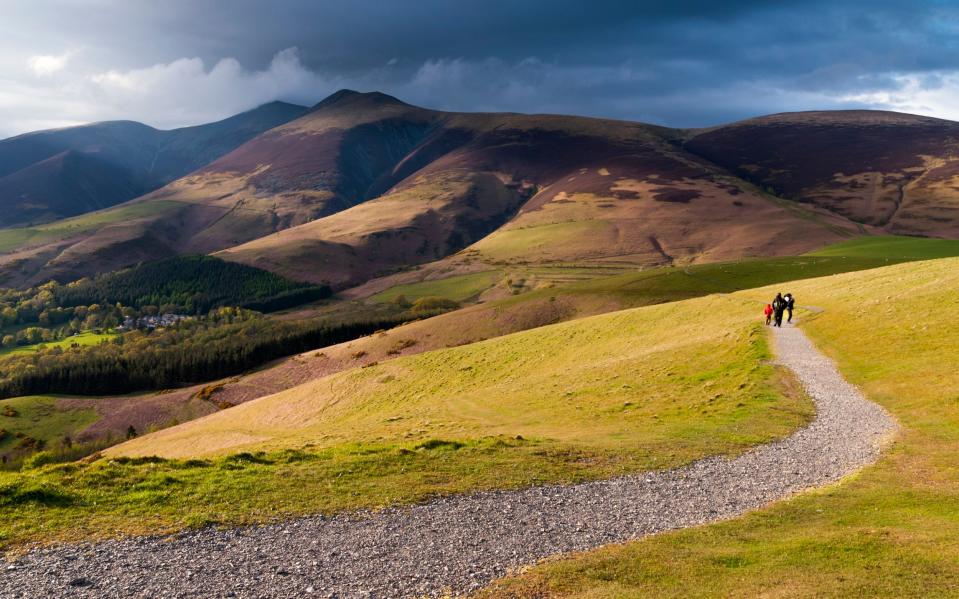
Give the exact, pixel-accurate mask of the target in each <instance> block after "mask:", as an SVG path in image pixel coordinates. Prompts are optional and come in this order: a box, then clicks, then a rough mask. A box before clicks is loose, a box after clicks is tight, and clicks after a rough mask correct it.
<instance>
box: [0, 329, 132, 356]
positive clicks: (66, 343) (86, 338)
mask: <svg viewBox="0 0 959 599" xmlns="http://www.w3.org/2000/svg"><path fill="white" fill-rule="evenodd" d="M117 336H118V335H117V334H116V333H94V332H93V331H84V332H82V333H78V334H76V335H74V336H72V337H66V338H64V339H60V340H58V341H46V342H44V343H35V344H33V345H21V346H13V347H5V348H3V349H0V356H4V355H6V356H10V355H18V354H33V353H36V352H37V351H38V350H41V349H52V348H54V347H59V348H62V349H65V350H66V349H70V348H71V347H73V345H74V344H76V345H79V346H80V347H89V346H91V345H100V344H101V343H103V342H105V341H110V340H111V339H114V338H116V337H117Z"/></svg>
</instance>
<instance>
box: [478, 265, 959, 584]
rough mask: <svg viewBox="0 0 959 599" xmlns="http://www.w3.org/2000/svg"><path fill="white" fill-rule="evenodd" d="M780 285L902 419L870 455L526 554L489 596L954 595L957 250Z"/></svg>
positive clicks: (829, 346) (845, 368)
mask: <svg viewBox="0 0 959 599" xmlns="http://www.w3.org/2000/svg"><path fill="white" fill-rule="evenodd" d="M790 288H791V289H792V291H793V292H795V293H796V294H797V296H799V297H801V298H806V299H807V300H808V301H809V303H811V304H815V305H817V306H821V307H822V308H824V309H825V312H823V313H822V314H817V315H812V314H805V315H804V317H805V322H804V324H803V328H804V329H805V330H806V331H807V333H808V334H809V335H810V337H811V338H812V339H813V340H814V341H815V342H816V344H817V345H818V346H819V347H820V348H821V349H822V350H823V351H825V352H826V353H828V354H829V355H831V356H832V357H833V358H835V359H836V361H837V362H838V364H839V366H840V369H841V370H842V372H843V373H844V374H845V376H846V377H847V378H849V380H850V381H851V382H853V383H854V384H857V385H859V386H860V387H861V388H862V389H863V391H864V392H865V393H866V395H867V396H869V397H870V398H871V399H873V400H875V401H877V402H879V403H880V404H882V405H883V406H885V407H886V408H887V409H889V410H890V411H891V412H892V414H893V415H894V416H895V417H896V418H897V419H898V420H899V422H900V424H901V425H902V431H901V433H900V436H899V438H898V440H897V442H896V444H895V445H894V447H893V448H892V449H891V450H889V451H887V453H886V454H885V455H884V457H883V458H881V459H880V461H879V463H878V464H877V465H876V466H873V467H868V468H866V469H865V470H864V471H863V472H862V473H860V474H858V475H855V476H852V477H850V478H849V479H848V480H846V481H844V482H843V483H842V484H837V485H832V486H829V487H827V488H825V489H823V490H820V491H815V492H810V493H804V494H802V495H800V496H799V497H796V498H794V499H792V500H788V501H784V502H780V503H778V504H776V505H774V506H772V507H770V508H767V509H763V510H759V511H757V512H755V513H752V514H750V515H748V516H746V517H743V518H738V519H734V520H731V521H728V522H724V523H720V524H716V525H711V526H705V527H699V528H693V529H689V530H684V531H678V532H673V533H667V534H662V535H658V536H655V537H652V538H649V539H646V540H644V541H640V542H635V543H629V544H625V545H619V546H614V547H610V548H607V549H602V550H599V551H595V552H590V553H587V554H583V555H581V556H578V557H573V558H570V559H565V560H559V561H556V562H552V563H549V564H545V565H542V566H539V567H536V568H534V569H532V570H530V571H529V572H527V573H525V574H523V575H521V576H519V577H516V578H513V579H509V580H507V581H505V582H503V583H501V584H500V585H498V587H497V588H496V589H495V590H494V591H492V592H490V593H489V595H491V596H496V597H542V596H558V597H583V598H585V597H589V598H599V597H715V596H722V597H781V596H788V597H946V596H949V597H954V596H957V595H959V561H957V560H956V556H957V555H959V469H957V467H956V456H957V455H959V368H957V365H959V345H957V344H956V339H957V338H959V303H957V302H956V301H955V290H956V289H957V288H959V259H946V260H937V261H930V262H922V263H915V264H904V265H899V266H893V267H890V268H884V269H880V270H873V271H868V272H862V273H851V274H846V275H840V276H835V277H830V278H828V279H814V280H809V281H802V282H799V283H794V284H793V283H791V284H790ZM771 291H772V290H771V289H765V290H755V291H749V292H746V293H744V294H743V296H744V297H748V298H754V299H759V300H761V299H764V298H765V297H767V296H768V295H769V293H770V292H771Z"/></svg>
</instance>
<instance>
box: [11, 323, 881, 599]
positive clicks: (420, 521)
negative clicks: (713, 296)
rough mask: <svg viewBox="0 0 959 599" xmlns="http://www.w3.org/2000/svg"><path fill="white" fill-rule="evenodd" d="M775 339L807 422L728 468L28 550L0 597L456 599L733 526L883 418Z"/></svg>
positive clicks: (781, 336)
mask: <svg viewBox="0 0 959 599" xmlns="http://www.w3.org/2000/svg"><path fill="white" fill-rule="evenodd" d="M774 339H775V345H776V349H777V354H778V356H779V362H780V363H782V364H784V365H785V366H787V367H789V368H790V369H792V370H793V371H794V372H795V373H796V375H797V377H798V379H799V380H800V381H801V383H802V384H803V386H804V387H805V389H806V391H807V392H808V393H809V395H810V396H811V397H812V398H813V400H814V401H815V403H816V408H817V415H816V418H815V420H814V421H813V422H812V423H811V424H810V425H809V426H808V427H807V428H804V429H801V430H800V431H798V432H796V433H795V434H793V435H792V436H790V437H788V438H786V439H784V440H781V441H778V442H775V443H771V444H769V445H764V446H761V447H758V448H756V449H754V450H751V451H749V452H748V453H745V454H743V455H741V456H740V457H737V458H735V459H731V460H730V459H725V458H708V459H704V460H701V461H698V462H695V463H693V464H691V465H689V466H686V467H683V468H678V469H674V470H669V471H661V472H651V473H648V474H640V475H634V476H627V477H622V478H617V479H612V480H605V481H599V482H590V483H585V484H577V485H569V486H558V485H557V486H544V487H536V488H531V489H524V490H519V491H502V492H489V493H479V494H474V495H466V496H457V497H450V498H445V499H439V500H435V501H431V502H429V503H424V504H422V505H416V506H413V507H404V508H395V509H388V510H385V511H380V512H376V513H354V514H344V515H339V516H335V517H331V518H327V517H308V518H302V519H298V520H294V521H291V522H288V523H286V524H282V525H270V526H259V527H248V528H238V529H232V530H226V531H216V530H209V529H207V530H201V531H195V532H189V533H184V534H179V535H174V536H169V537H145V538H130V539H124V540H117V541H109V542H102V543H97V544H85V545H71V546H61V547H57V548H53V549H45V550H36V551H33V552H31V553H29V554H27V555H26V556H24V557H22V558H20V559H18V560H17V561H15V562H12V563H11V564H9V565H8V566H6V571H5V572H3V573H2V575H0V596H2V597H31V598H33V597H98V598H107V597H304V596H319V597H411V596H437V595H443V594H444V593H452V594H465V593H468V592H469V591H472V590H475V589H478V588H480V587H483V586H485V585H487V584H488V583H489V582H490V581H492V580H494V579H496V578H498V577H501V576H503V575H504V574H506V573H508V572H509V571H510V570H512V569H515V568H517V567H520V566H524V565H529V564H533V563H535V562H536V561H538V560H540V559H542V558H545V557H548V556H554V555H558V554H563V553H567V552H571V551H578V550H585V549H592V548H595V547H599V546H601V545H605V544H608V543H615V542H620V541H626V540H629V539H637V538H640V537H643V536H645V535H649V534H652V533H656V532H660V531H665V530H670V529H676V528H683V527H688V526H694V525H697V524H702V523H704V522H711V521H715V520H720V519H725V518H732V517H735V516H738V515H740V514H742V513H744V512H746V511H748V510H752V509H755V508H758V507H760V506H763V505H765V504H767V503H769V502H771V501H774V500H777V499H781V498H783V497H786V496H788V495H790V494H793V493H796V492H798V491H801V490H803V489H809V488H811V487H816V486H820V485H824V484H827V483H830V482H832V481H835V480H837V479H839V478H841V477H843V476H845V475H847V474H849V473H851V472H853V471H854V470H856V469H858V468H860V467H862V466H864V465H866V464H869V463H871V462H873V461H874V460H875V459H876V458H877V456H878V455H879V451H880V449H881V446H882V444H883V443H884V442H885V441H886V440H888V439H890V438H891V436H892V433H894V432H895V429H896V424H895V423H894V421H893V420H892V419H891V418H890V417H889V415H888V414H887V413H886V412H885V411H884V410H883V409H882V408H880V407H879V406H877V405H876V404H874V403H871V402H869V401H868V400H866V399H865V398H864V397H863V395H862V394H861V393H860V392H859V391H858V390H857V389H856V388H855V387H853V386H852V385H850V384H849V383H847V382H846V381H845V380H844V379H843V378H842V376H841V375H840V374H839V372H838V371H837V370H836V367H835V365H834V364H833V363H832V361H831V360H829V359H828V358H826V357H825V356H823V355H822V354H821V353H820V352H819V351H817V350H816V348H815V347H814V346H813V345H812V343H810V341H809V340H808V339H807V338H806V336H805V335H804V334H803V333H802V332H801V331H800V330H799V329H797V328H793V327H791V326H788V325H787V326H784V327H783V328H782V329H776V330H775V335H774Z"/></svg>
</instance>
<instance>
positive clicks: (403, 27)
mask: <svg viewBox="0 0 959 599" xmlns="http://www.w3.org/2000/svg"><path fill="white" fill-rule="evenodd" d="M341 88H350V89H356V90H359V91H373V90H378V91H383V92H386V93H389V94H392V95H394V96H397V97H399V98H400V99H402V100H404V101H407V102H410V103H413V104H417V105H421V106H426V107H430V108H438V109H443V110H456V111H514V112H549V113H564V114H580V115H588V116H601V117H610V118H619V119H629V120H639V121H645V122H652V123H658V124H662V125H668V126H676V127H699V126H708V125H715V124H720V123H724V122H729V121H733V120H737V119H741V118H746V117H750V116H755V115H760V114H768V113H775V112H783V111H795V110H816V109H838V108H876V109H889V110H899V111H904V112H912V113H917V114H925V115H930V116H937V117H941V118H951V119H957V120H959V0H950V1H944V0H909V1H906V2H899V1H891V0H870V1H862V2H860V1H846V2H844V1H842V0H829V1H820V0H801V1H796V0H790V1H762V0H755V1H751V2H740V1H736V0H725V1H718V0H710V1H699V0H695V1H693V0H688V1H684V0H632V1H623V2H618V1H607V0H588V1H585V0H581V1H575V2H574V1H568V0H525V1H524V0H512V1H501V0H273V1H255V0H165V1H163V2H150V1H148V0H30V1H29V2H28V1H21V0H0V137H7V136H10V135H14V134H19V133H23V132H27V131H32V130H37V129H43V128H50V127H61V126H69V125H75V124H81V123H86V122H92V121H100V120H113V119H131V120H138V121H141V122H145V123H147V124H150V125H153V126H155V127H159V128H173V127H179V126H186V125H193V124H199V123H203V122H210V121H214V120H217V119H220V118H225V117H227V116H230V115H232V114H236V113H238V112H242V111H243V110H247V109H250V108H253V107H255V106H257V105H259V104H263V103H265V102H269V101H271V100H276V99H280V100H286V101H291V102H296V103H300V104H305V105H311V104H315V103H316V102H318V101H320V100H321V99H323V98H324V97H325V96H327V95H329V94H330V93H332V92H334V91H336V90H338V89H341Z"/></svg>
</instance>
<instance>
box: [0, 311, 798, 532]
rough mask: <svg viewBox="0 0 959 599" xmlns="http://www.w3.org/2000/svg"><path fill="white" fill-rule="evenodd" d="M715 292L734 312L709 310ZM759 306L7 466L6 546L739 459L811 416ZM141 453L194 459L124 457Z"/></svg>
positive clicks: (252, 406)
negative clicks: (89, 459)
mask: <svg viewBox="0 0 959 599" xmlns="http://www.w3.org/2000/svg"><path fill="white" fill-rule="evenodd" d="M716 301H718V302H720V303H724V304H727V303H728V304H729V308H728V310H725V311H724V312H723V313H722V314H721V315H720V316H718V317H717V316H715V315H712V316H709V317H707V315H706V311H705V310H704V307H705V306H706V305H707V304H708V303H711V302H716ZM753 312H754V309H753V306H752V303H751V302H748V303H747V302H742V301H733V300H729V299H725V298H709V299H703V300H694V301H693V302H689V303H684V304H673V305H670V306H657V307H652V308H644V309H639V310H634V311H627V312H621V313H616V314H612V315H606V316H600V317H596V318H592V319H583V320H579V321H575V322H571V323H565V324H561V325H557V326H553V327H545V328H541V329H537V330H534V331H529V332H526V333H520V334H517V335H510V336H507V337H502V338H498V339H492V340H489V341H486V342H483V343H479V344H473V345H469V346H463V347H457V348H451V349H447V350H441V351H435V352H429V353H425V354H421V355H417V356H409V357H404V358H399V359H396V360H393V361H390V362H387V363H382V364H380V365H376V366H372V367H368V368H361V369H354V370H350V371H346V372H343V373H340V374H337V375H333V376H330V377H326V378H324V379H319V380H318V381H315V382H311V383H307V384H305V385H303V386H301V387H298V388H294V389H291V390H289V391H287V392H283V393H280V394H278V395H275V396H271V398H276V399H271V398H265V399H264V400H260V401H257V402H251V403H246V404H242V405H240V406H237V407H234V408H231V409H229V410H224V411H222V412H218V413H217V414H215V415H214V416H213V417H209V418H205V419H201V420H197V421H192V422H189V423H186V424H184V425H181V426H179V427H175V428H174V429H166V430H165V431H158V432H157V433H154V434H152V435H148V436H144V437H140V438H139V439H136V440H134V441H132V442H131V443H129V444H124V445H120V446H117V447H114V448H111V449H109V450H107V451H106V452H105V454H106V459H103V460H99V461H96V462H94V463H92V464H77V465H70V466H47V467H44V468H41V469H37V470H26V471H24V472H21V473H10V474H2V473H0V489H12V490H10V491H9V492H8V495H10V497H12V498H13V499H10V500H9V501H8V502H7V505H6V506H4V505H2V504H0V515H2V516H4V517H3V518H0V536H2V538H3V540H4V542H5V543H6V544H7V546H8V547H9V546H18V545H22V544H23V543H26V542H32V541H33V542H37V541H51V540H66V539H80V538H87V537H90V536H102V535H111V534H116V533H117V532H126V533H142V532H161V531H169V530H177V529H180V528H183V527H188V526H192V525H196V524H204V523H208V522H217V523H224V524H239V523H245V522H260V521H267V520H270V519H272V518H276V517H287V516H291V515H295V514H303V513H316V512H324V513H329V512H334V511H339V510H344V509H354V508H361V507H376V506H381V505H387V504H392V503H404V502H410V501H417V500H422V499H424V498H427V497H430V496H432V495H437V494H446V493H459V492H466V491H472V490H479V489H490V488H513V487H522V486H528V485H533V484H541V483H547V482H572V481H579V480H586V479H593V478H601V477H608V476H614V475H618V474H623V473H626V472H634V471H637V470H648V469H653V468H665V467H671V466H675V465H679V464H683V463H687V462H689V461H691V460H694V459H697V458H699V457H702V456H704V455H715V454H730V455H731V454H736V453H739V452H741V451H744V450H745V449H746V448H748V447H751V446H753V445H755V444H757V443H763V442H766V441H768V440H770V439H772V438H776V437H780V436H783V435H785V434H788V433H789V432H790V431H792V430H794V429H795V428H796V427H798V426H801V425H802V424H803V423H805V422H806V421H807V420H808V418H809V417H810V414H811V412H810V404H809V402H808V400H807V399H806V398H805V397H804V396H803V395H802V394H801V393H798V392H796V391H795V388H794V387H791V386H790V385H789V382H790V381H789V379H785V380H783V379H782V375H781V374H780V373H779V372H778V371H777V370H776V369H775V368H774V367H773V366H772V365H770V364H769V363H768V358H769V354H768V349H767V347H766V342H765V335H763V334H762V332H761V328H762V327H759V326H757V325H756V324H755V321H756V318H755V314H754V313H753ZM584 347H586V348H589V356H590V357H589V359H585V360H584V359H583V355H584V352H583V348H584ZM251 435H257V436H258V437H257V438H254V437H252V436H251ZM237 443H239V445H237ZM259 449H262V450H264V451H266V452H267V453H266V454H264V455H263V456H261V457H257V458H248V457H247V458H236V457H232V458H231V457H229V455H230V454H233V455H235V454H236V452H238V451H239V452H256V451H257V450H259ZM136 453H144V454H162V455H167V456H172V455H180V456H182V458H181V459H180V460H178V461H177V460H174V461H162V462H156V463H154V461H152V460H151V461H148V462H149V463H140V462H137V461H133V462H128V463H127V462H123V460H124V459H125V458H123V457H122V455H123V454H126V455H131V454H136ZM290 455H294V456H295V459H293V458H289V457H288V456H290ZM210 456H212V457H210ZM197 457H199V458H201V459H203V460H205V461H204V462H202V463H198V462H190V461H183V460H189V459H193V458H197ZM118 460H119V461H118ZM33 491H37V493H33ZM40 491H42V492H40ZM38 493H39V494H38ZM2 495H3V493H2V492H0V497H2ZM37 496H39V497H41V498H49V500H48V499H42V500H36V499H32V498H33V497H37ZM2 501H3V500H2V499H0V502H2Z"/></svg>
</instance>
